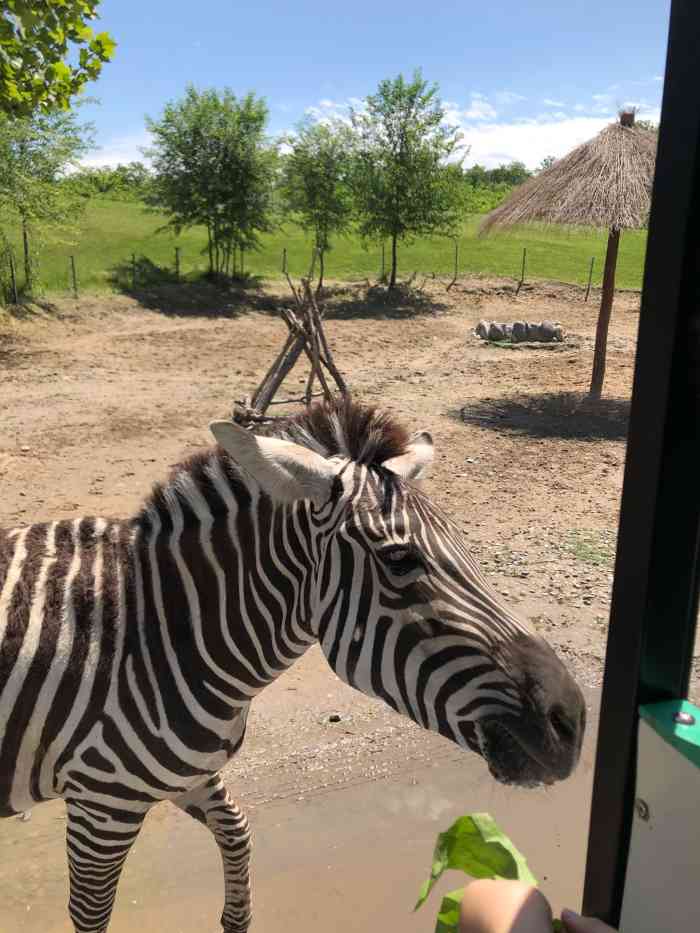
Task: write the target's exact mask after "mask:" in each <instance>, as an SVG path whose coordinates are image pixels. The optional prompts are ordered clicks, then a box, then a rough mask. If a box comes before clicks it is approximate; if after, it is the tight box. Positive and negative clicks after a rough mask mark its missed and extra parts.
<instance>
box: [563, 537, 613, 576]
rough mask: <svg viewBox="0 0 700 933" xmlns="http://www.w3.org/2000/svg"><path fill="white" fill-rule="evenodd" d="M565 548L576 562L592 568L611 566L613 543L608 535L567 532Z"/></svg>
mask: <svg viewBox="0 0 700 933" xmlns="http://www.w3.org/2000/svg"><path fill="white" fill-rule="evenodd" d="M566 548H567V550H568V551H569V552H570V553H571V554H572V555H573V556H574V557H575V558H576V559H577V560H580V561H581V562H582V563H584V564H591V565H592V566H594V567H602V566H607V565H610V564H612V560H613V557H614V556H615V545H614V541H612V540H611V539H610V536H609V535H606V534H605V533H600V532H596V531H582V530H576V531H571V532H569V535H568V540H567V542H566Z"/></svg>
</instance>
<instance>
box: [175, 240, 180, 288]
mask: <svg viewBox="0 0 700 933" xmlns="http://www.w3.org/2000/svg"><path fill="white" fill-rule="evenodd" d="M175 278H176V279H177V280H178V282H179V281H180V247H179V246H176V247H175Z"/></svg>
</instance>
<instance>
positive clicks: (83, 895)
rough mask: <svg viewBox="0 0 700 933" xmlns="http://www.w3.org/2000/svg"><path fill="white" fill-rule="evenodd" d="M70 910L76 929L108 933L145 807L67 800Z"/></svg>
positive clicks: (78, 931)
mask: <svg viewBox="0 0 700 933" xmlns="http://www.w3.org/2000/svg"><path fill="white" fill-rule="evenodd" d="M66 807H67V813H68V827H67V831H66V842H67V847H68V872H69V878H70V899H69V901H68V911H69V913H70V916H71V920H72V921H73V925H74V926H75V931H76V933H105V931H106V929H107V925H108V924H109V918H110V915H111V913H112V907H113V905H114V897H115V895H116V893H117V884H118V883H119V876H120V874H121V870H122V867H123V865H124V862H125V860H126V857H127V855H128V854H129V850H130V849H131V846H132V844H133V842H134V840H135V839H136V837H137V836H138V834H139V830H140V829H141V826H142V824H143V820H144V817H145V815H146V813H145V811H141V812H136V813H134V812H132V811H128V810H127V811H120V810H114V809H112V808H111V807H110V808H107V807H105V806H103V805H102V804H97V803H94V804H93V803H91V802H90V801H89V800H72V799H69V800H67V801H66Z"/></svg>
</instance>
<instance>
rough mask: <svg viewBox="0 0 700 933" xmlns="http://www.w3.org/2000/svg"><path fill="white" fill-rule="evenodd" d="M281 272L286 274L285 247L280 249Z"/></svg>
mask: <svg viewBox="0 0 700 933" xmlns="http://www.w3.org/2000/svg"><path fill="white" fill-rule="evenodd" d="M282 272H283V273H284V274H285V275H286V274H287V247H286V246H285V247H284V249H283V250H282Z"/></svg>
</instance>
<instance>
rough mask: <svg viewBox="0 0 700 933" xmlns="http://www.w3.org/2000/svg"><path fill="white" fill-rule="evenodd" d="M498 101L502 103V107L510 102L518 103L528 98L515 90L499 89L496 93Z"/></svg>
mask: <svg viewBox="0 0 700 933" xmlns="http://www.w3.org/2000/svg"><path fill="white" fill-rule="evenodd" d="M494 96H495V99H496V103H497V104H500V106H502V107H507V106H508V105H509V104H517V103H518V102H519V101H521V100H527V97H525V96H524V95H523V94H516V93H515V92H514V91H498V93H497V94H495V95H494Z"/></svg>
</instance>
